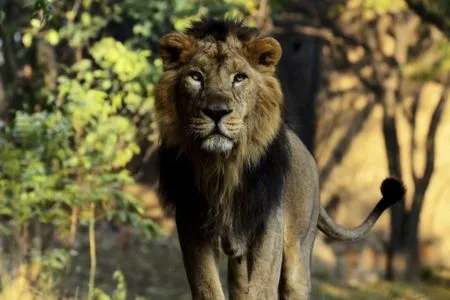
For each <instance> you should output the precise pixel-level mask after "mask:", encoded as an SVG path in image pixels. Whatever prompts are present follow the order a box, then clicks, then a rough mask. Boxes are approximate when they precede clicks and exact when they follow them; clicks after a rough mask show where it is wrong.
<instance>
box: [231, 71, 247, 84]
mask: <svg viewBox="0 0 450 300" xmlns="http://www.w3.org/2000/svg"><path fill="white" fill-rule="evenodd" d="M245 79H247V75H246V74H244V73H237V74H236V75H234V78H233V83H239V82H242V81H244V80H245Z"/></svg>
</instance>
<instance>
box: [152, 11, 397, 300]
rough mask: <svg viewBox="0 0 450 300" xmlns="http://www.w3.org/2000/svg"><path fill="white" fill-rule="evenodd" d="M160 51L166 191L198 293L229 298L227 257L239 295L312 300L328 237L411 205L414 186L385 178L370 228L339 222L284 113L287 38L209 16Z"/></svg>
mask: <svg viewBox="0 0 450 300" xmlns="http://www.w3.org/2000/svg"><path fill="white" fill-rule="evenodd" d="M159 53H160V57H161V59H162V62H163V74H162V77H161V79H160V81H159V82H158V83H157V86H156V88H155V120H156V123H157V125H158V130H159V135H160V145H159V146H160V147H159V164H160V174H159V175H160V177H159V193H160V198H161V201H162V204H163V206H164V207H165V208H166V209H167V210H169V211H172V212H173V213H174V216H175V221H176V226H177V230H178V238H179V242H180V246H181V251H182V257H183V261H184V266H185V272H186V275H187V279H188V282H189V286H190V289H191V294H192V298H193V299H214V300H220V299H225V294H224V291H223V289H222V286H221V281H220V276H219V271H218V267H217V263H218V257H219V255H221V254H225V255H227V257H228V294H229V297H230V299H258V300H260V299H270V300H273V299H278V298H280V299H309V297H310V291H311V252H312V249H313V244H314V239H315V236H316V233H317V230H318V229H320V230H321V231H322V232H324V233H325V234H326V235H328V236H330V237H332V238H335V239H339V240H345V241H352V240H356V239H360V238H362V237H364V236H365V235H366V233H368V231H369V230H370V229H371V228H372V227H373V225H374V224H375V222H376V221H377V219H378V218H379V217H380V215H381V214H382V212H383V211H384V210H386V209H387V208H388V207H389V206H391V205H392V204H394V203H395V202H397V201H398V200H400V199H402V197H403V195H404V193H405V190H404V187H403V185H402V183H401V182H400V181H398V180H396V179H393V178H387V179H385V180H384V182H383V183H382V185H381V193H382V198H381V200H380V201H379V202H378V204H377V205H376V206H375V208H374V209H373V210H372V212H371V213H370V214H369V216H368V217H367V219H366V220H365V221H364V222H363V223H362V225H360V226H359V227H357V228H354V229H347V228H342V227H340V226H338V225H337V224H336V223H335V222H334V221H333V220H332V219H331V218H330V217H329V215H328V214H327V213H326V211H325V210H324V208H323V207H321V206H320V199H319V175H318V170H317V166H316V163H315V161H314V158H313V157H312V155H311V154H310V153H309V152H308V150H307V149H306V147H305V146H304V144H303V143H302V142H301V140H300V139H299V138H298V137H297V136H296V135H295V134H294V133H293V131H292V130H291V129H290V128H289V126H288V125H287V124H286V122H285V118H284V117H283V109H284V108H283V93H282V90H281V87H280V83H279V81H278V79H277V77H276V66H277V63H278V61H279V60H280V58H281V54H282V49H281V46H280V44H279V43H278V42H277V40H276V39H274V38H273V37H270V36H266V35H263V34H261V33H260V32H259V31H258V30H257V29H255V28H251V27H247V26H245V25H243V22H242V21H235V20H228V19H202V20H200V21H195V22H193V23H192V25H191V27H190V28H188V29H186V30H185V31H183V32H171V33H168V34H167V35H165V36H164V37H162V39H161V40H160V42H159Z"/></svg>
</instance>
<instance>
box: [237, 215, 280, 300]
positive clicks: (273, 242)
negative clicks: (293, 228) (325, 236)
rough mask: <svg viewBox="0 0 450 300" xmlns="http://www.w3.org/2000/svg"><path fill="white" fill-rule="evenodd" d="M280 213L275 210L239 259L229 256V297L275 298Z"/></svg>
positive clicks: (278, 264)
mask: <svg viewBox="0 0 450 300" xmlns="http://www.w3.org/2000/svg"><path fill="white" fill-rule="evenodd" d="M283 227H284V222H283V215H282V212H281V210H277V211H275V212H274V213H273V214H272V216H271V217H270V218H269V220H268V221H267V223H266V226H265V228H264V229H263V230H262V232H261V234H260V235H258V236H257V237H256V239H255V241H254V242H253V243H252V245H251V246H250V248H249V252H248V253H247V254H246V255H244V256H242V257H239V258H230V259H229V265H228V267H229V269H228V272H229V276H228V282H229V290H230V300H274V299H278V285H279V281H280V273H281V263H282V258H283Z"/></svg>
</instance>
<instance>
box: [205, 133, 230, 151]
mask: <svg viewBox="0 0 450 300" xmlns="http://www.w3.org/2000/svg"><path fill="white" fill-rule="evenodd" d="M233 145H234V143H233V141H232V140H230V139H229V138H227V137H225V136H223V135H220V134H214V135H211V136H209V137H207V138H206V139H204V140H203V141H202V145H201V146H202V149H203V150H205V151H208V152H212V153H227V152H230V151H231V149H233Z"/></svg>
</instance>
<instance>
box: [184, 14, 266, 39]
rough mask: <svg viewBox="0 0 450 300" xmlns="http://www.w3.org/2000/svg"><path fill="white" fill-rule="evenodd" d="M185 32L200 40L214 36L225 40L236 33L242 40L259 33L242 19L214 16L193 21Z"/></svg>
mask: <svg viewBox="0 0 450 300" xmlns="http://www.w3.org/2000/svg"><path fill="white" fill-rule="evenodd" d="M185 33H186V34H188V35H190V36H193V37H194V38H196V39H199V40H202V39H205V38H206V37H208V36H212V37H213V38H214V39H215V40H217V41H225V40H226V38H227V37H228V36H230V35H234V36H236V37H237V38H238V39H239V40H240V41H242V42H247V41H249V40H250V39H251V38H253V37H256V36H258V35H259V31H258V30H257V29H256V28H250V27H247V26H245V25H244V24H243V21H241V20H232V19H213V18H204V19H202V20H200V21H195V22H193V23H192V25H191V27H190V28H188V29H186V30H185Z"/></svg>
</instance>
